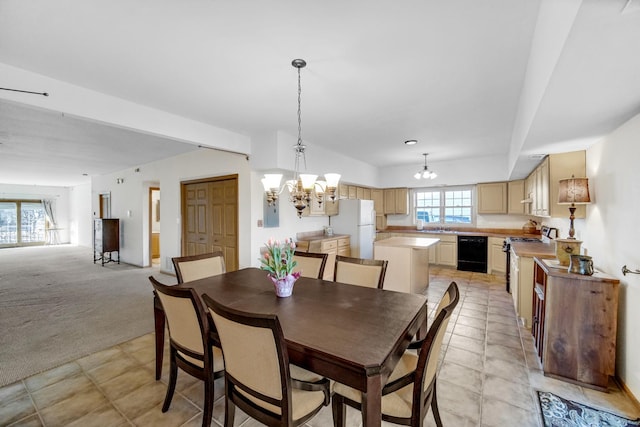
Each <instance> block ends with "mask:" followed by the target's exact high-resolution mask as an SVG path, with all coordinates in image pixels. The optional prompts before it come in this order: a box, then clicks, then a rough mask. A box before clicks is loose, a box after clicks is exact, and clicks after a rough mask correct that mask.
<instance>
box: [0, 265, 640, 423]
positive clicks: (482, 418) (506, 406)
mask: <svg viewBox="0 0 640 427" xmlns="http://www.w3.org/2000/svg"><path fill="white" fill-rule="evenodd" d="M451 280H455V281H456V282H457V283H458V285H459V287H460V291H461V298H460V303H459V305H458V307H457V308H456V310H455V312H454V314H453V316H452V317H451V320H450V323H449V326H448V332H447V336H446V337H445V342H444V344H443V349H442V353H441V364H440V371H439V376H438V402H439V407H440V411H441V414H442V417H443V422H444V425H445V426H455V427H464V426H478V427H480V426H482V427H498V426H514V425H517V426H524V427H527V426H541V425H542V422H541V419H540V416H539V414H538V406H537V400H536V397H535V390H536V389H539V390H545V391H551V392H554V393H556V394H558V395H561V396H563V397H566V398H569V399H572V400H577V401H581V402H585V403H589V404H591V405H594V406H597V407H601V408H603V409H607V410H609V411H612V412H616V413H619V414H621V415H626V416H628V417H638V416H640V410H639V409H638V408H637V407H635V406H634V404H633V402H632V401H631V400H629V399H628V398H627V397H626V396H625V395H624V393H623V392H621V391H620V389H619V388H618V387H617V386H616V385H615V383H614V382H613V381H612V382H611V386H610V390H609V393H601V392H597V391H593V390H590V389H587V388H583V387H579V386H576V385H573V384H570V383H566V382H562V381H558V380H554V379H550V378H547V377H544V375H543V374H542V371H541V369H540V365H539V363H538V361H537V359H536V355H535V352H534V348H533V340H532V339H531V335H530V332H529V330H527V329H523V328H518V325H517V323H516V319H515V313H514V309H513V304H512V301H511V296H510V295H509V294H508V293H506V292H505V290H504V277H494V276H491V275H486V274H478V273H467V272H459V271H455V270H449V269H438V268H432V272H431V284H430V287H429V291H428V295H429V301H430V302H429V308H430V311H433V310H434V308H435V306H436V305H437V302H438V301H439V299H440V297H441V296H442V294H443V293H444V290H445V289H446V287H447V286H448V284H449V283H450V282H451ZM153 343H154V339H153V334H148V335H144V336H142V337H139V338H137V339H134V340H131V341H129V342H125V343H123V344H120V345H117V346H115V347H112V348H109V349H107V350H104V351H101V352H99V353H95V354H92V355H90V356H87V357H83V358H81V359H78V360H76V361H73V362H71V363H68V364H66V365H63V366H60V367H58V368H55V369H51V370H49V371H47V372H44V373H41V374H38V375H34V376H32V377H30V378H26V379H24V380H22V381H19V382H17V383H14V384H11V385H9V386H6V387H4V388H0V425H2V426H5V425H11V426H18V425H19V426H63V425H71V426H120V425H123V426H126V425H138V426H199V425H201V423H202V411H201V407H202V399H203V391H202V383H201V382H200V381H198V380H195V379H193V378H191V377H190V376H189V375H187V374H185V373H182V372H179V373H178V385H177V388H176V394H175V395H174V398H173V402H172V404H171V409H170V410H169V411H168V412H167V413H165V414H163V413H162V412H161V409H160V408H161V406H162V401H163V399H164V395H165V392H166V380H167V378H166V373H167V372H168V366H166V361H167V357H165V367H164V370H163V373H164V377H163V378H162V380H161V381H155V380H154V374H153V372H154V360H155V354H154V347H153ZM223 381H224V380H222V379H220V380H218V381H217V383H216V396H221V393H222V390H223ZM347 417H348V419H347V425H348V426H354V427H357V426H360V425H361V421H360V414H359V412H356V411H354V410H352V409H351V408H349V410H348V413H347ZM223 420H224V402H223V399H221V398H220V397H218V398H217V400H216V403H215V408H214V416H213V423H212V425H213V426H214V427H215V426H216V425H222V422H223ZM308 424H309V426H310V427H330V426H332V417H331V410H330V407H327V408H324V409H323V410H322V411H321V412H320V413H319V414H318V415H317V416H316V417H315V418H314V419H312V420H311V421H310V422H309V423H308ZM385 424H386V423H385ZM425 424H426V425H427V426H433V425H434V422H433V417H432V415H431V413H429V414H428V415H427V418H426V423H425ZM240 425H242V426H243V427H252V426H256V425H259V423H257V422H255V421H254V420H252V419H248V417H247V416H246V415H243V414H241V413H239V414H237V415H236V426H240Z"/></svg>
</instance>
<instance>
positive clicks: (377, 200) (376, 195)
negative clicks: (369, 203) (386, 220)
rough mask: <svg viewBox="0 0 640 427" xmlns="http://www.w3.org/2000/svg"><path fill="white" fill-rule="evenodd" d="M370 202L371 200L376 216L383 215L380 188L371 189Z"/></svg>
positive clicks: (382, 200) (382, 196)
mask: <svg viewBox="0 0 640 427" xmlns="http://www.w3.org/2000/svg"><path fill="white" fill-rule="evenodd" d="M371 200H373V209H375V211H376V214H377V215H383V214H384V191H383V190H382V189H380V188H372V189H371Z"/></svg>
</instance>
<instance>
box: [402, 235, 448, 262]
mask: <svg viewBox="0 0 640 427" xmlns="http://www.w3.org/2000/svg"><path fill="white" fill-rule="evenodd" d="M399 235H400V236H403V237H406V236H411V237H415V236H416V234H399ZM392 236H393V235H392ZM419 236H420V237H426V238H429V239H439V240H440V242H439V243H438V244H437V245H434V246H432V247H431V249H430V250H429V263H430V264H437V265H446V266H449V267H457V266H458V236H457V235H455V234H440V233H434V234H420V235H419Z"/></svg>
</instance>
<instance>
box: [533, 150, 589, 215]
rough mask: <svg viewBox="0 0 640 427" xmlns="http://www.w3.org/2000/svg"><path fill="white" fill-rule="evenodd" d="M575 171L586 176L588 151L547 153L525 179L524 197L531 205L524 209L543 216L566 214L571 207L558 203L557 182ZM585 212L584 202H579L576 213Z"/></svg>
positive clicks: (583, 213) (580, 175)
mask: <svg viewBox="0 0 640 427" xmlns="http://www.w3.org/2000/svg"><path fill="white" fill-rule="evenodd" d="M572 175H573V176H575V177H576V178H584V177H585V176H586V155H585V151H573V152H570V153H560V154H551V155H549V156H547V157H546V158H545V159H544V160H543V161H542V163H540V164H539V165H538V167H537V168H536V169H535V170H534V171H533V172H531V174H530V175H529V177H528V178H527V179H526V181H525V186H526V188H527V190H526V191H527V194H526V196H527V197H526V198H525V200H526V201H527V203H526V204H527V205H528V206H529V208H528V209H526V210H525V213H527V214H531V215H536V216H543V217H554V218H558V217H559V218H563V217H566V216H567V215H568V214H567V212H568V210H569V209H568V208H567V206H566V205H559V204H558V183H559V181H560V180H561V179H567V178H571V176H572ZM585 216H586V208H585V206H584V205H578V206H576V212H575V217H576V218H585Z"/></svg>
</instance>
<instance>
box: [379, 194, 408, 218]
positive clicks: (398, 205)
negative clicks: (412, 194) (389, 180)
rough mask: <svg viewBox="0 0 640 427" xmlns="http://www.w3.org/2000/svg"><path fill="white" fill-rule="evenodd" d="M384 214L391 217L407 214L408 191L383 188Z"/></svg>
mask: <svg viewBox="0 0 640 427" xmlns="http://www.w3.org/2000/svg"><path fill="white" fill-rule="evenodd" d="M384 213H385V215H386V214H392V215H408V214H409V189H408V188H385V189H384Z"/></svg>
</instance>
